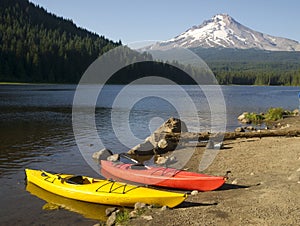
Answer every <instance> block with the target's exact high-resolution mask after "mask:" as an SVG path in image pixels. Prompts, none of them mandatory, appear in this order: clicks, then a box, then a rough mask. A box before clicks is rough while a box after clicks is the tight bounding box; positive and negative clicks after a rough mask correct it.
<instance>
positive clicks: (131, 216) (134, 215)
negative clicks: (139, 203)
mask: <svg viewBox="0 0 300 226" xmlns="http://www.w3.org/2000/svg"><path fill="white" fill-rule="evenodd" d="M137 216H138V212H137V211H136V210H133V211H131V212H130V213H129V218H130V219H132V218H136V217H137Z"/></svg>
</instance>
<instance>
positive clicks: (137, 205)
mask: <svg viewBox="0 0 300 226" xmlns="http://www.w3.org/2000/svg"><path fill="white" fill-rule="evenodd" d="M146 207H147V205H146V204H145V203H142V202H137V203H135V204H134V210H140V209H144V208H146Z"/></svg>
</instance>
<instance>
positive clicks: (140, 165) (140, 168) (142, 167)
mask: <svg viewBox="0 0 300 226" xmlns="http://www.w3.org/2000/svg"><path fill="white" fill-rule="evenodd" d="M130 169H134V170H146V169H147V167H146V166H145V165H144V164H141V163H137V164H133V165H131V166H130Z"/></svg>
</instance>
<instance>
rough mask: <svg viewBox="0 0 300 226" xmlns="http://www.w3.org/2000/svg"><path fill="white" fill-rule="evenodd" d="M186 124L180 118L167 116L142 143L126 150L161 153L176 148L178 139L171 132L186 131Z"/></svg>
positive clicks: (140, 152)
mask: <svg viewBox="0 0 300 226" xmlns="http://www.w3.org/2000/svg"><path fill="white" fill-rule="evenodd" d="M187 131H188V130H187V126H186V124H185V123H184V122H183V121H181V120H180V119H176V118H169V119H168V120H167V121H165V122H164V123H163V124H162V125H161V126H160V127H159V128H157V129H156V130H155V131H154V132H153V133H152V134H151V135H150V136H149V137H147V138H146V139H145V140H144V142H143V143H141V144H139V145H137V146H135V147H133V148H132V149H131V150H129V151H128V154H131V155H154V154H163V153H167V152H168V151H173V150H175V149H176V147H177V145H178V142H179V139H178V138H176V139H175V137H174V136H172V135H173V133H180V132H187Z"/></svg>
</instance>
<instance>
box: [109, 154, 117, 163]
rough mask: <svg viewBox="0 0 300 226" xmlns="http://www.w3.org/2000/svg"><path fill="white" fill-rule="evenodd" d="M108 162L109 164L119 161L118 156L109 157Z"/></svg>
mask: <svg viewBox="0 0 300 226" xmlns="http://www.w3.org/2000/svg"><path fill="white" fill-rule="evenodd" d="M107 160H108V161H111V162H117V161H119V160H120V155H119V154H113V155H111V156H109V157H108V158H107Z"/></svg>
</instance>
